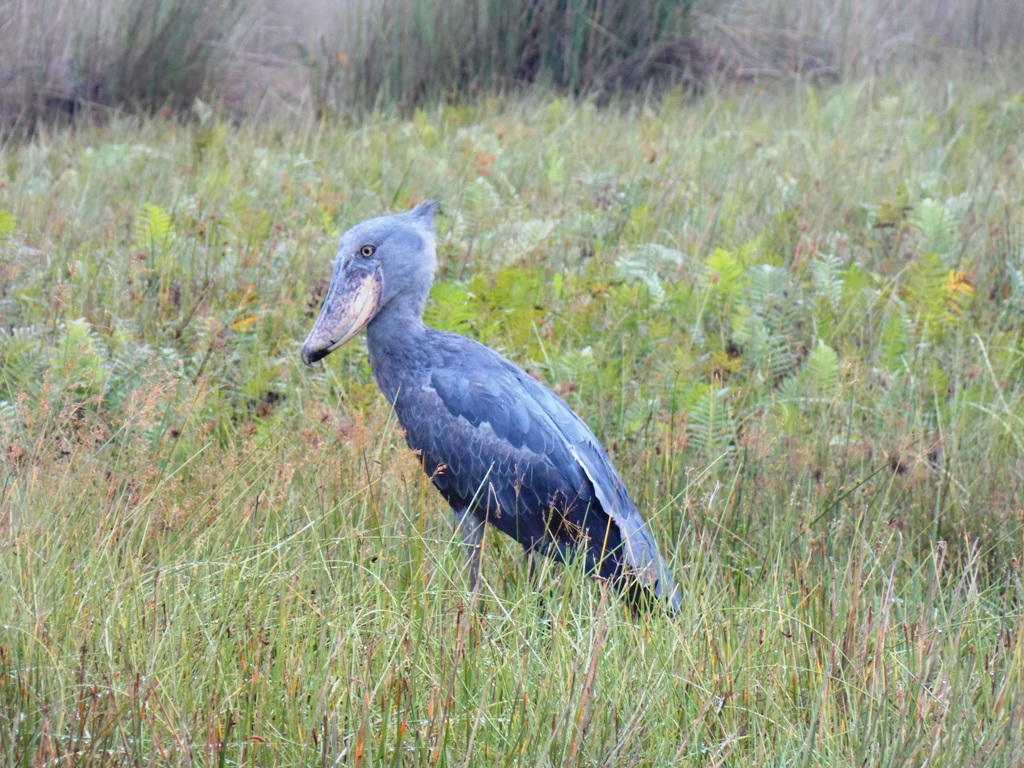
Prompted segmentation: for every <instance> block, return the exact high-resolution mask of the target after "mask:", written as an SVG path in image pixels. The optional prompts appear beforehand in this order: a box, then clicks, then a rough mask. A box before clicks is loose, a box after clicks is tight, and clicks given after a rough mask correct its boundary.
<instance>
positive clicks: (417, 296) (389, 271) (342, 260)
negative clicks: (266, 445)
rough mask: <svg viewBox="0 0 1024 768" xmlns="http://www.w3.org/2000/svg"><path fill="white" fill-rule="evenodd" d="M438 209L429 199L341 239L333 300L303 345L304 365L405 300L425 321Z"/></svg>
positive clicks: (370, 222) (330, 293)
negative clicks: (391, 304) (386, 309)
mask: <svg viewBox="0 0 1024 768" xmlns="http://www.w3.org/2000/svg"><path fill="white" fill-rule="evenodd" d="M437 205H438V204H437V201H436V200H428V201H426V202H424V203H420V204H419V205H417V206H416V207H415V208H413V209H412V210H410V211H406V212H405V213H399V214H395V215H393V216H379V217H377V218H375V219H367V220H366V221H364V222H361V223H359V224H356V226H354V227H352V229H350V230H349V231H348V232H346V233H345V234H344V235H342V236H341V242H340V243H338V252H337V256H336V258H335V261H334V273H333V275H332V276H331V285H330V287H329V288H328V289H327V297H326V298H325V299H324V305H323V307H322V308H321V309H320V314H319V315H318V316H317V319H316V322H315V323H314V324H313V329H312V330H311V331H310V332H309V336H307V337H306V341H305V343H304V344H303V345H302V362H304V363H305V364H306V365H312V364H313V363H315V362H316V361H317V360H322V359H323V358H325V357H327V355H329V354H330V353H331V352H333V351H334V350H336V349H337V348H338V347H340V346H341V345H342V344H344V343H345V342H347V341H348V340H349V339H351V338H352V337H353V336H355V335H356V334H357V333H359V331H361V330H362V329H363V328H365V327H366V326H367V325H369V324H370V321H372V320H373V318H374V317H376V316H377V315H378V314H379V313H380V312H381V310H383V309H384V308H385V307H386V306H388V305H389V304H390V303H392V302H393V301H395V300H396V299H398V298H399V297H402V301H403V303H404V304H405V306H406V308H407V309H406V311H408V312H410V313H415V314H416V317H417V319H418V318H419V316H420V315H421V314H422V312H423V305H424V302H426V298H427V294H428V293H429V292H430V284H431V282H433V279H434V270H435V268H436V266H437V258H436V256H435V253H434V212H435V211H436V210H437Z"/></svg>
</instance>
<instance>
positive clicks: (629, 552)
mask: <svg viewBox="0 0 1024 768" xmlns="http://www.w3.org/2000/svg"><path fill="white" fill-rule="evenodd" d="M449 338H450V339H452V341H453V343H456V342H454V339H458V342H457V348H456V349H454V350H452V353H451V355H450V356H448V357H446V359H445V361H444V364H441V365H437V366H435V367H434V368H433V369H432V370H431V372H430V374H429V376H428V377H427V378H426V379H425V380H424V382H423V383H421V385H420V386H419V387H418V391H416V392H406V393H403V394H401V395H400V396H399V398H398V402H396V408H397V410H398V417H399V420H400V421H401V422H402V424H403V426H404V427H405V429H406V435H407V439H408V441H409V444H410V446H411V447H413V448H414V449H416V450H419V451H421V452H422V455H423V459H424V466H425V468H426V469H427V471H428V473H434V478H433V479H434V482H435V484H436V485H437V486H438V488H439V489H440V490H441V491H442V493H444V494H445V495H446V496H447V497H449V500H451V499H452V497H454V498H456V499H463V500H469V499H472V498H474V497H475V496H477V495H478V494H479V493H481V492H487V493H492V494H494V497H495V498H494V499H493V501H495V502H497V503H498V504H500V506H501V508H502V509H504V510H507V511H508V510H515V509H517V508H518V509H520V510H529V511H532V512H534V513H535V514H534V515H533V516H532V517H533V518H534V519H533V520H527V519H525V518H526V517H531V516H524V519H522V520H520V521H519V524H520V525H521V526H527V528H528V527H529V526H530V525H531V524H536V525H538V526H539V527H538V528H537V530H535V531H529V530H522V529H521V530H520V531H519V533H520V534H522V533H530V534H531V535H535V536H540V535H542V534H543V527H542V526H543V523H542V521H540V520H538V519H536V518H537V517H538V516H537V515H536V513H537V512H538V511H539V510H542V509H546V508H547V507H549V506H551V505H552V504H555V503H557V500H558V495H559V494H561V495H562V496H563V497H572V498H579V499H580V500H581V501H585V502H588V503H589V502H591V501H593V500H595V499H594V497H596V502H597V504H596V505H594V506H599V507H600V509H601V510H602V511H603V512H604V513H605V514H606V515H608V516H609V517H610V518H611V519H612V521H613V522H614V523H615V524H616V527H617V528H618V529H619V533H620V535H621V537H622V539H623V559H624V561H625V563H626V564H627V565H628V566H629V568H630V569H631V571H632V572H633V573H634V574H635V575H636V576H637V577H638V578H640V580H641V581H643V582H646V583H648V584H650V585H651V586H652V587H653V588H654V590H655V592H656V594H658V595H666V596H669V599H670V601H671V602H672V603H673V605H674V606H675V605H676V604H677V601H678V596H677V595H676V590H675V586H674V583H673V581H672V577H671V574H670V573H669V572H668V568H667V566H666V564H665V563H664V561H663V560H662V558H661V557H660V555H659V553H658V549H657V545H656V544H655V542H654V538H653V537H652V536H651V533H650V531H649V529H648V528H647V525H646V524H645V522H644V520H643V518H642V517H641V515H640V513H639V512H638V511H637V509H636V507H635V506H634V505H633V502H632V501H631V500H630V498H629V494H628V492H627V491H626V487H625V485H624V484H623V482H622V479H621V478H620V477H619V475H618V473H617V472H616V471H615V469H614V467H613V466H612V464H611V461H610V460H609V458H608V455H607V454H606V453H605V451H604V448H602V447H601V444H600V443H599V442H598V440H597V438H596V437H594V434H593V433H592V432H591V431H590V429H589V428H588V427H587V425H586V424H584V423H583V421H582V420H581V419H580V418H579V416H577V415H576V414H575V413H574V412H573V410H572V409H571V408H569V406H568V405H566V403H565V402H564V401H563V400H561V399H560V398H559V397H558V396H557V395H555V394H554V393H553V392H552V391H551V390H549V389H548V388H547V387H546V386H544V385H543V384H542V383H541V382H539V381H537V380H536V379H534V378H533V377H531V376H530V375H529V374H527V373H526V372H525V371H523V370H522V369H520V368H519V367H517V366H515V365H513V364H512V363H511V362H509V361H508V360H506V359H505V358H504V357H502V356H501V355H499V354H498V353H496V352H494V351H493V350H490V349H488V348H487V347H484V346H483V345H480V344H477V343H476V342H472V341H469V340H467V339H465V338H463V337H449ZM478 500H479V499H478ZM495 522H496V524H498V527H499V528H502V527H503V526H502V525H501V524H500V523H499V522H498V521H495ZM506 532H510V531H508V530H506ZM510 533H511V535H513V536H515V537H516V538H517V539H519V540H520V541H523V540H524V539H523V538H521V536H520V535H517V533H516V532H510Z"/></svg>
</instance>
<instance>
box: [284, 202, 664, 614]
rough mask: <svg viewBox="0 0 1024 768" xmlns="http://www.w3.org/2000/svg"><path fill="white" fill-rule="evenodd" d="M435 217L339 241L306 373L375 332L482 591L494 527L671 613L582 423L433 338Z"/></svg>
mask: <svg viewBox="0 0 1024 768" xmlns="http://www.w3.org/2000/svg"><path fill="white" fill-rule="evenodd" d="M436 209H437V203H436V202H434V201H428V202H425V203H421V204H420V205H418V206H416V207H415V208H413V209H412V210H410V211H408V212H406V213H401V214H397V215H393V216H380V217H378V218H374V219H369V220H367V221H364V222H362V223H360V224H357V225H356V226H354V227H353V228H352V229H350V230H349V231H348V232H346V233H345V234H344V235H343V236H342V238H341V242H340V244H339V245H338V251H337V257H336V259H335V262H334V273H333V275H332V277H331V284H330V287H329V288H328V289H327V297H326V298H325V300H324V305H323V307H322V308H321V310H320V314H319V316H318V317H317V319H316V322H315V323H314V325H313V329H312V330H311V331H310V332H309V336H308V337H307V338H306V341H305V343H304V344H303V345H302V361H303V362H304V363H305V364H306V365H312V364H313V363H315V362H317V361H318V360H321V359H323V358H324V357H326V356H327V355H329V354H330V353H331V352H333V351H334V350H335V349H337V348H338V347H340V346H341V345H342V344H345V343H346V342H347V341H349V340H350V339H351V338H352V337H353V336H355V335H356V334H357V333H359V331H361V330H362V329H363V328H365V329H366V340H367V346H368V347H369V352H370V366H371V367H372V368H373V375H374V378H375V379H376V380H377V384H378V386H379V387H380V390H381V392H382V393H383V394H384V397H385V398H386V399H387V401H388V402H389V403H391V404H392V406H393V407H394V411H395V414H396V416H397V417H398V421H399V423H400V424H401V425H402V427H403V428H404V430H405V436H406V442H407V443H408V444H409V447H410V448H412V450H413V451H415V452H416V454H417V455H418V456H419V458H420V460H421V461H422V464H423V470H424V471H425V472H426V474H427V476H428V477H429V478H430V480H431V481H432V482H433V484H434V485H435V486H436V487H437V489H438V490H439V491H440V492H441V495H442V496H444V498H445V499H446V500H447V502H448V503H449V504H450V505H451V508H452V511H453V514H454V518H455V524H456V527H457V528H458V529H459V531H460V533H461V536H462V539H463V542H464V543H465V546H466V548H467V550H468V551H469V553H470V564H471V567H470V574H471V576H470V579H471V583H472V585H473V588H474V589H476V588H477V587H478V585H479V584H478V578H479V559H480V544H481V542H482V538H483V532H484V526H485V524H486V525H491V526H493V527H494V528H497V529H498V530H499V531H501V532H502V533H505V534H507V535H508V536H511V537H512V538H513V539H515V540H516V541H518V542H519V543H520V544H521V545H522V546H523V549H524V550H525V552H526V554H527V556H528V557H531V558H532V556H533V555H534V554H544V555H549V556H552V557H554V558H556V559H557V560H561V561H564V560H568V559H570V558H571V557H573V556H574V554H575V553H577V552H580V551H582V555H583V558H582V559H583V561H584V563H585V567H586V569H587V571H588V572H590V573H591V574H594V575H596V576H599V577H600V578H602V579H606V580H608V581H610V582H612V583H613V584H615V585H616V586H617V587H619V588H620V589H621V590H622V591H623V593H624V594H625V595H626V596H627V598H628V599H630V601H631V602H633V603H634V604H635V603H637V602H644V601H645V600H646V601H649V599H650V596H651V595H653V596H654V597H656V598H659V599H660V601H661V604H662V605H665V606H667V607H668V608H669V609H670V610H671V611H673V612H675V611H676V610H677V609H678V608H679V603H680V595H679V591H678V589H677V588H676V586H675V584H674V582H673V580H672V576H671V574H670V573H669V570H668V567H667V565H666V564H665V561H664V560H662V558H661V556H660V554H659V553H658V547H657V545H656V544H655V542H654V537H653V536H652V535H651V531H650V529H649V528H648V527H647V524H646V523H645V522H644V519H643V517H642V516H641V515H640V512H638V511H637V508H636V506H635V505H634V504H633V502H632V500H631V499H630V497H629V493H628V492H627V491H626V486H625V485H623V482H622V478H620V477H619V474H618V472H616V471H615V468H614V467H613V466H612V463H611V461H610V460H609V458H608V454H607V453H606V452H605V450H604V448H603V447H602V446H601V443H600V442H598V440H597V438H596V437H594V433H593V432H591V431H590V429H589V428H588V427H587V425H586V424H584V423H583V420H582V419H580V417H579V416H577V415H576V414H575V413H574V412H573V410H572V409H571V408H570V407H569V406H568V405H566V404H565V402H564V401H563V400H562V399H561V398H559V397H558V396H557V395H556V394H555V393H554V392H552V391H551V390H550V389H548V388H547V387H546V386H544V385H543V384H542V383H541V382H539V381H538V380H537V379H535V378H533V377H532V376H530V375H529V374H528V373H526V372H525V371H524V370H523V369H522V368H520V367H519V366H517V365H515V364H514V363H512V362H510V361H509V360H507V359H506V358H505V357H503V356H502V355H500V354H498V353H497V352H495V351H494V350H493V349H490V348H488V347H485V346H484V345H483V344H480V343H478V342H476V341H473V340H472V339H468V338H466V337H465V336H459V335H458V334H454V333H447V332H444V331H438V330H435V329H433V328H428V327H427V326H426V325H424V323H423V307H424V305H425V303H426V301H427V294H428V293H429V291H430V286H431V283H432V282H433V279H434V270H435V268H436V266H437V260H436V257H435V250H434V245H435V237H434V211H435V210H436ZM531 563H532V559H531Z"/></svg>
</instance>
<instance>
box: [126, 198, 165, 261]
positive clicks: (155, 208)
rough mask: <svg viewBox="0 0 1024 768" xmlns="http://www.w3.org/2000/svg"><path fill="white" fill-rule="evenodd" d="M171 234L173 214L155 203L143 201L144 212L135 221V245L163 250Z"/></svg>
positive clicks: (147, 248) (152, 249)
mask: <svg viewBox="0 0 1024 768" xmlns="http://www.w3.org/2000/svg"><path fill="white" fill-rule="evenodd" d="M171 235H172V229H171V214H170V213H168V212H167V211H166V210H165V209H164V208H162V207H161V206H159V205H156V204H154V203H143V204H142V212H141V213H140V214H139V216H138V218H137V219H136V221H135V247H136V248H139V249H142V250H147V251H162V250H163V249H164V248H165V247H166V246H167V244H168V242H169V241H170V238H171Z"/></svg>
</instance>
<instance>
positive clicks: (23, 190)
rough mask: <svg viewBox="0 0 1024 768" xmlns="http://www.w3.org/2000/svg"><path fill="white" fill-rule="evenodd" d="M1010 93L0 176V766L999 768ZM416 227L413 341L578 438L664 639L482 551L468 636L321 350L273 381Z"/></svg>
mask: <svg viewBox="0 0 1024 768" xmlns="http://www.w3.org/2000/svg"><path fill="white" fill-rule="evenodd" d="M954 74H955V73H954ZM1017 87H1018V86H1017V85H1016V81H1015V79H1014V75H1013V72H1012V71H1007V72H1000V71H994V72H992V73H990V74H989V75H987V76H986V77H985V78H984V79H981V78H979V79H969V78H964V79H957V77H954V76H952V74H949V73H947V76H944V77H941V78H936V79H935V80H929V79H927V78H923V77H918V78H915V79H913V80H908V81H906V82H902V81H899V80H897V79H865V80H858V81H856V82H852V83H848V84H844V85H841V86H837V87H834V88H829V89H824V90H816V89H811V88H807V87H806V86H799V87H785V88H777V89H767V90H765V91H763V92H761V93H760V94H758V95H755V94H753V93H752V92H749V91H729V90H724V91H711V92H709V93H707V94H705V95H704V96H703V97H701V98H699V99H696V100H693V101H691V100H689V99H683V98H681V97H669V98H668V99H666V100H662V101H661V102H659V103H657V104H653V103H652V104H650V105H638V106H635V107H632V108H628V109H618V110H608V111H602V110H598V109H596V108H595V107H594V106H593V105H591V104H583V105H574V104H572V103H570V102H566V101H562V100H549V101H533V100H525V101H524V100H490V101H485V102H483V103H481V104H479V105H477V106H460V107H444V108H440V109H436V110H431V111H420V112H416V113H414V114H413V116H412V118H411V119H408V120H404V119H400V118H398V117H395V116H393V115H392V114H391V113H388V112H384V111H379V112H377V113H375V114H373V115H370V116H368V117H367V119H366V120H365V121H364V122H362V123H359V124H356V125H354V126H353V127H351V128H346V129H341V128H335V127H328V126H326V125H324V124H323V123H322V122H321V123H310V124H308V125H306V126H305V127H304V128H302V129H300V130H293V131H288V130H284V129H281V130H272V129H268V130H265V131H264V130H259V129H255V128H252V127H244V126H243V127H233V126H231V125H229V124H224V123H220V122H218V121H217V120H216V119H210V120H208V121H207V122H205V123H204V124H202V125H198V124H197V125H191V126H182V125H179V124H178V123H176V122H175V121H173V120H167V119H161V118H159V117H156V118H152V119H129V118H120V119H114V120H112V121H111V122H110V123H109V124H108V125H106V126H103V127H89V126H82V127H80V128H79V129H77V130H76V131H74V132H71V131H67V132H65V131H48V130H44V131H42V132H41V133H40V134H39V135H37V137H36V138H35V139H34V140H33V141H31V142H25V143H21V144H17V145H15V144H8V145H6V146H4V147H3V149H2V150H0V181H2V184H0V320H2V322H0V538H2V540H3V547H2V548H0V753H2V756H3V757H2V759H3V762H4V763H5V764H10V765H35V764H41V763H47V764H49V763H72V764H74V763H83V764H84V763H99V764H106V763H109V764H113V763H117V764H128V765H142V764H146V765H148V764H170V765H179V764H180V765H185V764H197V763H216V764H224V765H228V764H243V763H244V764H258V765H262V764H279V765H298V764H325V765H326V764H330V765H334V764H340V765H357V764H358V765H376V764H389V765H424V764H426V765H440V764H445V765H452V764H458V765H477V764H483V765H491V764H498V765H512V764H539V765H552V764H555V765H650V766H656V765H657V766H660V765H671V764H679V765H730V766H750V765H755V766H756V765H777V764H780V763H786V764H800V765H804V764H806V765H814V764H818V765H836V766H839V765H850V764H857V765H891V766H903V765H922V764H928V765H949V766H962V765H979V766H981V765H985V766H1014V765H1018V764H1019V763H1020V762H1021V760H1022V758H1024V733H1022V726H1021V724H1022V719H1021V715H1022V711H1021V708H1022V706H1024V704H1022V696H1021V691H1022V690H1024V687H1022V680H1021V669H1022V668H1024V667H1022V661H1024V659H1022V652H1024V647H1022V641H1021V637H1022V631H1021V630H1022V627H1021V626H1020V624H1021V609H1020V601H1021V579H1020V562H1021V559H1022V556H1024V552H1022V533H1021V531H1022V528H1021V517H1020V504H1019V495H1020V488H1021V467H1020V462H1019V456H1020V451H1021V439H1022V417H1024V380H1022V377H1021V372H1022V367H1021V364H1020V362H1021V359H1022V354H1021V350H1022V348H1024V347H1022V344H1024V341H1022V335H1021V327H1020V317H1021V314H1022V313H1024V277H1022V275H1024V251H1022V240H1021V232H1022V220H1021V211H1022V210H1024V207H1022V202H1024V184H1022V181H1021V168H1020V158H1019V156H1018V155H1017V154H1016V149H1015V148H1016V146H1017V143H1018V141H1019V125H1020V120H1021V114H1022V112H1021V110H1022V105H1021V100H1020V96H1019V94H1018V93H1017V92H1016V89H1017ZM428 196H430V197H441V198H443V199H444V212H443V214H442V215H441V216H440V217H439V220H438V232H439V261H440V269H439V275H438V284H437V286H436V287H435V290H434V292H433V295H432V300H431V302H430V305H429V307H428V314H429V318H428V319H429V320H430V322H432V323H434V324H436V325H439V326H441V327H445V328H449V329H454V330H458V331H460V332H463V333H466V334H469V335H471V336H474V337H476V338H479V339H481V340H483V341H484V342H486V343H488V344H490V345H492V346H495V347H496V348H498V349H500V350H502V351H504V352H506V353H507V354H508V355H509V356H511V357H512V358H513V359H515V360H516V361H517V362H520V363H522V364H523V365H525V366H526V367H527V368H528V369H529V370H530V371H532V372H533V373H535V374H536V375H538V376H540V377H541V378H542V379H543V380H544V381H545V382H546V383H548V384H549V385H550V386H552V387H554V388H555V389H556V390H557V391H559V392H560V393H561V394H562V395H563V396H564V397H566V399H567V400H568V401H569V402H570V403H571V404H572V405H573V406H574V407H575V408H576V409H578V410H579V412H580V413H581V414H582V415H583V416H584V418H585V419H586V420H587V421H588V423H590V424H591V425H592V426H593V427H594V429H595V431H596V433H597V434H598V435H599V436H600V437H601V439H602V441H603V442H604V443H605V445H606V446H607V447H608V448H609V451H610V452H611V454H612V455H613V458H614V460H615V462H616V464H617V465H618V466H619V467H620V469H621V470H622V473H623V475H624V477H625V478H626V480H627V482H628V484H629V486H630V489H631V491H632V493H633V496H634V498H635V499H636V501H637V502H638V504H639V505H640V507H641V508H642V510H643V511H644V514H645V516H646V518H647V519H648V520H649V521H650V522H651V526H652V528H653V530H654V532H655V535H656V537H657V539H658V541H659V543H660V544H661V545H662V548H663V551H664V552H665V554H666V556H667V557H668V558H669V560H670V562H671V564H672V568H673V570H674V572H675V573H676V574H677V576H678V579H679V581H680V584H681V586H682V589H683V592H684V607H683V610H682V613H681V615H680V616H679V617H677V618H675V619H672V618H669V617H667V616H664V615H660V614H655V615H651V616H645V617H640V618H633V617H631V616H630V615H629V613H628V611H627V610H625V609H624V607H623V606H622V605H621V603H619V602H618V600H617V598H616V597H615V595H614V594H606V593H604V591H603V590H602V588H601V585H599V584H597V583H594V582H592V581H590V580H588V579H586V578H585V577H584V576H583V574H582V572H581V570H580V569H579V568H576V567H572V566H569V567H558V566H555V565H553V564H551V563H545V564H544V567H543V568H542V569H541V573H540V574H539V576H538V578H537V580H536V583H535V584H534V583H531V581H530V579H529V578H528V576H527V573H526V568H525V567H524V565H523V564H522V563H521V559H520V556H519V553H518V551H517V550H516V548H515V547H514V546H513V545H511V544H510V543H509V542H507V541H504V540H502V539H501V538H500V537H497V536H492V537H490V538H488V539H487V541H486V547H485V557H484V566H483V574H484V577H485V579H486V586H485V589H484V592H483V594H482V596H481V598H480V599H479V601H478V602H477V603H475V604H474V603H473V602H472V601H471V597H470V595H469V593H468V591H467V583H466V574H465V572H464V571H465V568H464V561H463V558H462V554H461V550H460V547H459V546H458V544H457V542H455V541H454V540H453V539H454V536H453V534H452V532H451V530H450V527H449V524H448V519H449V516H448V514H447V511H446V510H445V509H444V507H443V504H442V503H441V501H440V500H439V498H438V497H437V494H436V493H435V492H434V491H433V489H432V488H431V487H430V486H429V484H428V483H427V482H426V480H425V479H424V478H423V477H422V473H421V471H420V469H419V467H418V466H417V463H416V460H415V458H414V457H412V456H410V455H408V452H407V450H406V448H405V446H404V441H403V438H402V436H401V434H400V432H399V431H398V429H397V426H396V425H395V424H394V420H393V418H392V416H391V414H390V413H389V410H388V408H387V405H386V404H385V403H383V402H381V398H380V396H379V395H378V394H377V392H376V387H375V385H374V383H373V380H372V376H371V374H370V371H369V368H368V363H367V360H366V354H365V347H364V346H363V344H362V343H361V342H359V341H356V342H354V343H353V344H351V345H349V346H347V347H346V348H345V349H344V350H342V351H339V352H338V353H336V354H335V355H334V356H332V358H331V359H330V360H329V361H328V364H327V365H325V366H323V367H322V368H321V369H319V370H317V371H315V372H310V371H308V370H305V369H303V368H302V366H301V364H300V363H299V360H298V354H297V353H298V347H299V344H300V342H301V339H302V338H303V336H304V335H305V332H306V331H307V329H308V327H309V324H310V323H311V322H312V317H313V315H314V312H315V310H316V309H317V306H318V302H319V300H320V296H321V295H322V292H323V290H324V288H325V285H326V281H327V279H328V277H329V267H330V258H331V254H332V252H333V247H334V242H335V240H336V238H337V236H338V234H339V233H340V231H342V230H343V229H345V228H346V227H347V226H349V225H350V224H351V223H353V222H355V221H358V220H359V219H361V218H363V217H365V216H368V215H372V214H376V213H379V212H380V211H382V210H384V209H387V208H395V209H400V208H403V207H405V206H406V205H408V204H410V203H411V202H413V201H415V200H418V199H422V198H424V197H428Z"/></svg>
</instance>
